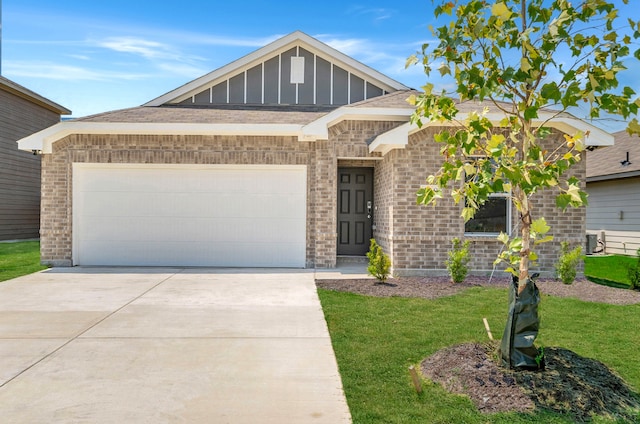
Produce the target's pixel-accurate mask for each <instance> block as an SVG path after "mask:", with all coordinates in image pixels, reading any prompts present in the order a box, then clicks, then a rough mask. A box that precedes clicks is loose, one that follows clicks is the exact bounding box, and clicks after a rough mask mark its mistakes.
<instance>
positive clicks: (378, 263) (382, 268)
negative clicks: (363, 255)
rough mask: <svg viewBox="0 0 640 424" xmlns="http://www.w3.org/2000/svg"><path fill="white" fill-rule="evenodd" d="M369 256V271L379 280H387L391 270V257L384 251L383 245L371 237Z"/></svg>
mask: <svg viewBox="0 0 640 424" xmlns="http://www.w3.org/2000/svg"><path fill="white" fill-rule="evenodd" d="M367 258H369V266H368V267H367V272H368V273H369V274H371V275H372V276H374V277H376V278H377V279H378V281H381V282H383V283H384V282H385V281H387V278H389V273H390V272H391V259H389V256H387V255H386V254H385V253H384V252H383V251H382V247H380V245H378V243H376V240H375V239H371V245H370V246H369V252H367Z"/></svg>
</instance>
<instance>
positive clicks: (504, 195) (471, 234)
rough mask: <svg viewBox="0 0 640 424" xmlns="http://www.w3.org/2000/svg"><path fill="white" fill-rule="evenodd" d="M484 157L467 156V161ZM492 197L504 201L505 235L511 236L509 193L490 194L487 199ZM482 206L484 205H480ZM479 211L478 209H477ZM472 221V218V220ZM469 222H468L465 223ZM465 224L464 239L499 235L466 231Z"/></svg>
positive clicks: (465, 225)
mask: <svg viewBox="0 0 640 424" xmlns="http://www.w3.org/2000/svg"><path fill="white" fill-rule="evenodd" d="M482 157H484V156H469V159H480V158H482ZM492 197H494V198H495V197H499V198H504V199H506V203H507V204H506V208H507V214H506V217H505V219H506V221H507V222H506V225H505V232H506V233H507V234H511V221H512V213H511V211H512V209H513V205H512V201H511V191H503V192H500V193H491V194H489V198H492ZM482 206H484V205H482ZM482 206H480V208H482ZM478 210H479V209H478ZM472 219H473V218H472ZM467 222H469V221H467ZM467 222H465V223H464V235H465V237H496V236H499V235H500V232H477V231H467Z"/></svg>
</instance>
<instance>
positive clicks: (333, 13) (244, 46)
mask: <svg viewBox="0 0 640 424" xmlns="http://www.w3.org/2000/svg"><path fill="white" fill-rule="evenodd" d="M631 3H632V5H631V6H626V9H625V10H624V11H623V16H624V15H625V14H627V15H629V16H632V15H636V18H640V14H639V13H638V12H640V7H639V3H640V0H631ZM2 7H3V12H2V21H3V22H2V36H3V43H2V75H3V76H5V77H7V78H9V79H11V80H13V81H15V82H17V83H19V84H22V85H24V86H26V87H27V88H29V89H31V90H33V91H35V92H37V93H39V94H41V95H43V96H45V97H47V98H49V99H51V100H53V101H55V102H57V103H60V104H61V105H63V106H65V107H67V108H69V109H71V110H72V111H73V116H85V115H89V114H93V113H99V112H103V111H108V110H114V109H120V108H126V107H132V106H138V105H140V104H142V103H145V102H147V101H149V100H151V99H153V98H155V97H157V96H160V95H162V94H164V93H166V92H168V91H170V90H172V89H174V88H176V87H178V86H180V85H182V84H184V83H186V82H189V81H191V80H192V79H195V78H197V77H199V76H201V75H203V74H205V73H208V72H210V71H212V70H214V69H217V68H219V67H221V66H224V65H226V64H227V63H229V62H231V61H233V60H235V59H238V58H240V57H242V56H244V55H246V54H248V53H250V52H252V51H254V50H256V49H258V48H260V47H262V46H264V45H266V44H267V43H269V42H271V41H273V40H275V39H277V38H279V37H281V36H284V35H286V34H289V33H291V32H293V31H295V30H301V31H303V32H305V33H307V34H309V35H311V36H312V37H316V38H318V39H319V40H321V41H323V42H325V43H327V44H329V45H331V46H332V47H334V48H336V49H338V50H340V51H342V52H343V53H345V54H347V55H350V56H352V57H353V58H355V59H357V60H359V61H361V62H363V63H365V64H367V65H369V66H371V67H372V68H374V69H376V70H378V71H380V72H382V73H384V74H386V75H388V76H390V77H392V78H394V79H396V80H398V81H400V82H402V83H404V84H405V85H408V86H411V87H414V88H419V87H421V86H422V85H424V84H425V83H426V82H427V77H426V76H425V75H424V74H423V73H422V71H421V70H420V68H419V67H412V68H409V69H408V70H407V69H405V67H404V64H405V60H406V58H407V57H408V56H409V55H411V54H413V53H415V52H416V51H417V50H418V49H419V48H420V46H421V45H422V44H423V43H425V42H428V41H429V40H430V39H431V34H430V32H429V30H428V26H429V25H430V24H434V18H433V12H432V10H433V5H432V2H431V0H421V1H401V0H398V1H394V2H391V1H366V2H364V1H362V2H360V1H354V2H352V1H350V0H342V1H334V0H324V1H321V2H285V1H275V0H274V1H260V0H242V1H239V0H236V1H228V0H225V1H219V0H208V1H207V0H183V1H181V2H173V1H164V2H162V1H157V0H155V1H148V0H127V1H124V0H108V1H87V0H82V1H80V0H58V1H55V2H54V1H51V0H2ZM639 72H640V67H637V68H635V69H633V70H630V71H629V72H628V74H627V76H626V79H627V80H626V81H624V82H626V83H627V84H630V85H632V86H634V87H635V88H637V90H636V91H638V92H640V83H638V80H639V79H638V78H636V77H635V76H636V75H638V73H639ZM634 80H635V81H634Z"/></svg>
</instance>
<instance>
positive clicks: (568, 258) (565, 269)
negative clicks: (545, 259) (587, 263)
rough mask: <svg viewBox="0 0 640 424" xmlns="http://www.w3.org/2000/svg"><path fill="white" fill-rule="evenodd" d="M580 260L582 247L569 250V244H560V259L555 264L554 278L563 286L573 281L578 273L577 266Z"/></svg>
mask: <svg viewBox="0 0 640 424" xmlns="http://www.w3.org/2000/svg"><path fill="white" fill-rule="evenodd" d="M581 260H582V247H580V246H577V247H576V248H575V249H573V250H569V242H568V241H563V242H562V243H560V258H559V259H558V262H556V277H557V278H558V279H559V280H560V281H562V282H563V283H564V284H571V283H573V282H574V281H575V279H576V275H577V273H578V264H579V263H580V261H581Z"/></svg>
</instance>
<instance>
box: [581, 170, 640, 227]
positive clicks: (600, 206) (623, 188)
mask: <svg viewBox="0 0 640 424" xmlns="http://www.w3.org/2000/svg"><path fill="white" fill-rule="evenodd" d="M587 193H589V205H588V206H587V229H588V230H593V231H597V230H610V231H640V177H637V178H626V179H623V180H611V181H599V182H592V183H589V184H587Z"/></svg>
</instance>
